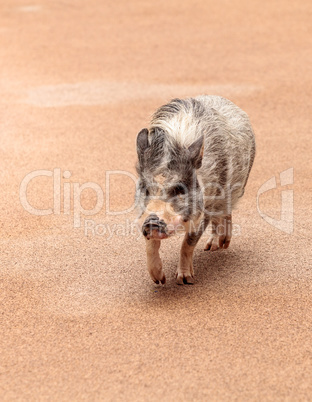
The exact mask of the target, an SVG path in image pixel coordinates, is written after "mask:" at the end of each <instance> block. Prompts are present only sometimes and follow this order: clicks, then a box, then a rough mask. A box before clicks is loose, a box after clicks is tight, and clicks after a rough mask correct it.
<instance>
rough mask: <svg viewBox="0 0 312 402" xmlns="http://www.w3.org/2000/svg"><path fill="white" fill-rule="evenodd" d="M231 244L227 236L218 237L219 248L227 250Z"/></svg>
mask: <svg viewBox="0 0 312 402" xmlns="http://www.w3.org/2000/svg"><path fill="white" fill-rule="evenodd" d="M230 242H231V238H230V237H229V236H220V237H219V247H220V248H228V247H229V245H230Z"/></svg>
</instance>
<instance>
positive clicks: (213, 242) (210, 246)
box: [205, 236, 219, 251]
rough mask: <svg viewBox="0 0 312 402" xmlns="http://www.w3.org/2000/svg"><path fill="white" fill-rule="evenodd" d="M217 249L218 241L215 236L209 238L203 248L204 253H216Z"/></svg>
mask: <svg viewBox="0 0 312 402" xmlns="http://www.w3.org/2000/svg"><path fill="white" fill-rule="evenodd" d="M218 249H219V240H218V237H217V236H211V237H210V239H209V240H208V241H207V244H206V246H205V251H217V250H218Z"/></svg>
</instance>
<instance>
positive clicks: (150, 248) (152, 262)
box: [146, 239, 166, 284]
mask: <svg viewBox="0 0 312 402" xmlns="http://www.w3.org/2000/svg"><path fill="white" fill-rule="evenodd" d="M159 248H160V240H153V239H150V240H147V239H146V256H147V269H148V272H149V274H150V276H151V278H152V279H153V281H154V282H155V283H157V284H158V283H159V282H161V283H162V284H164V283H166V277H165V274H164V272H163V269H162V262H161V259H160V256H159Z"/></svg>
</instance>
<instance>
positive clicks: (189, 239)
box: [176, 217, 209, 285]
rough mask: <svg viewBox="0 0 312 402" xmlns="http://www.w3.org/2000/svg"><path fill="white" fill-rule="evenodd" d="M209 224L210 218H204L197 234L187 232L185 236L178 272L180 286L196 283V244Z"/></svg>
mask: <svg viewBox="0 0 312 402" xmlns="http://www.w3.org/2000/svg"><path fill="white" fill-rule="evenodd" d="M208 223H209V217H204V218H203V219H202V221H201V222H200V224H199V226H198V228H197V230H196V232H187V233H186V234H185V236H184V239H183V243H182V247H181V252H180V260H179V265H178V270H177V274H176V277H177V284H178V285H183V284H184V283H187V284H193V283H194V269H193V253H194V250H195V247H196V244H197V243H198V240H199V239H200V238H201V235H202V234H203V233H204V231H205V229H206V227H207V225H208Z"/></svg>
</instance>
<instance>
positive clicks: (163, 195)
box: [136, 95, 255, 285]
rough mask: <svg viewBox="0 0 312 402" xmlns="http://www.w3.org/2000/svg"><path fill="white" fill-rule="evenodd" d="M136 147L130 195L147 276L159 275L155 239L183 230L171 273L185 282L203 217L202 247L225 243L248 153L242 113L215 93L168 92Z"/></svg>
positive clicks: (190, 276)
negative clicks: (133, 193)
mask: <svg viewBox="0 0 312 402" xmlns="http://www.w3.org/2000/svg"><path fill="white" fill-rule="evenodd" d="M137 153H138V163H137V172H138V174H139V180H138V183H137V190H136V203H137V205H138V208H139V214H140V215H139V218H140V222H141V225H142V231H143V235H144V236H145V239H146V252H147V267H148V270H149V273H150V276H151V278H152V279H153V281H154V282H156V283H159V282H161V283H162V284H164V283H165V281H166V277H165V274H164V272H163V269H162V262H161V259H160V256H159V248H160V243H161V240H163V239H166V238H168V237H170V236H172V235H173V234H176V233H180V232H181V231H182V230H183V232H185V235H184V239H183V243H182V248H181V252H180V258H179V263H178V269H177V273H176V278H177V283H178V284H181V285H182V284H183V283H188V284H191V283H193V282H194V270H193V261H192V260H193V252H194V249H195V246H196V244H197V242H198V240H199V239H200V237H201V235H202V234H203V232H204V231H205V229H206V227H207V225H208V224H209V223H211V233H212V234H211V237H210V238H209V240H208V242H207V244H206V247H205V250H210V251H215V250H217V249H219V248H224V249H225V248H227V247H228V246H229V244H230V240H231V232H232V218H231V216H232V215H231V214H232V209H233V207H234V206H235V204H236V203H237V201H238V199H239V198H240V197H241V196H242V195H243V194H244V188H245V186H246V182H247V179H248V176H249V173H250V169H251V167H252V164H253V161H254V157H255V139H254V133H253V129H252V127H251V125H250V122H249V118H248V116H247V114H246V113H245V112H243V111H242V110H241V109H240V108H239V107H237V106H236V105H234V104H233V103H232V102H230V101H229V100H227V99H225V98H222V97H220V96H208V95H207V96H198V97H196V98H188V99H173V100H172V101H171V102H170V103H168V104H166V105H164V106H161V107H160V108H159V109H158V110H157V111H156V112H155V114H154V115H153V117H152V120H151V123H150V127H149V128H148V129H147V128H144V129H143V130H141V131H140V132H139V134H138V136H137Z"/></svg>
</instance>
